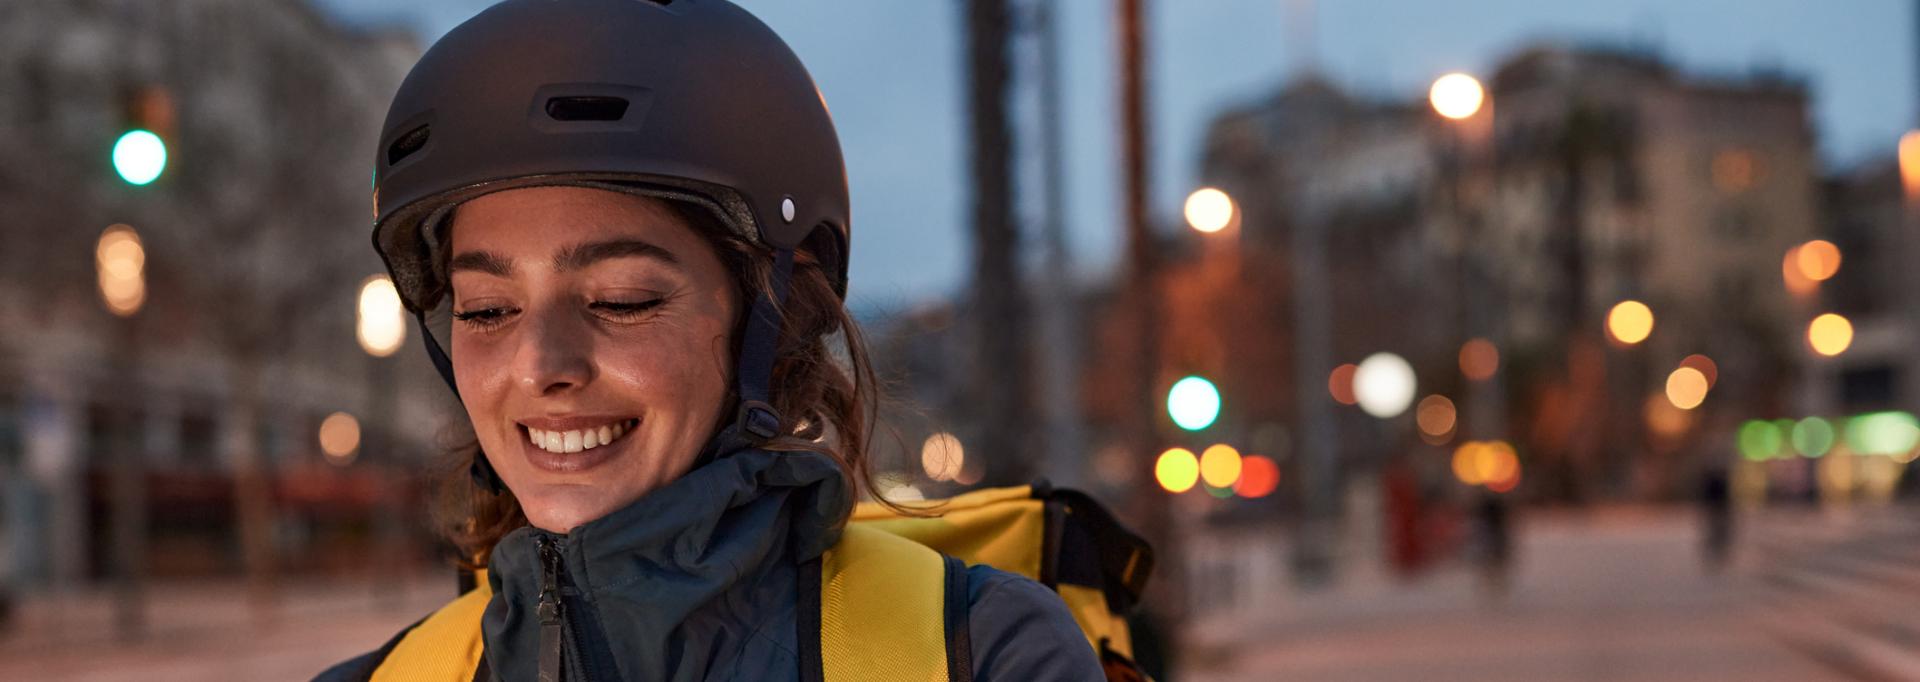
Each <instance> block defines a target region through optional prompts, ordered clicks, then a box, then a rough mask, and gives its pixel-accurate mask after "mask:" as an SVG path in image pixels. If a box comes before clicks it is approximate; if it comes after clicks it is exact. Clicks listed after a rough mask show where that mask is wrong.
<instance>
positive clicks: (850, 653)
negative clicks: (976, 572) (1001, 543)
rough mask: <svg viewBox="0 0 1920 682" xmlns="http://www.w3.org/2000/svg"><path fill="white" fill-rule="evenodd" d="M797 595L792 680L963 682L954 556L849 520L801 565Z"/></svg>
mask: <svg viewBox="0 0 1920 682" xmlns="http://www.w3.org/2000/svg"><path fill="white" fill-rule="evenodd" d="M799 599H800V600H799V603H798V605H797V607H798V614H797V615H798V617H797V618H796V619H795V620H796V622H797V627H798V628H799V632H798V642H799V644H800V652H799V654H800V655H799V659H800V673H801V679H802V680H808V681H811V682H853V681H856V680H920V681H923V682H941V681H948V682H953V681H958V682H972V679H973V661H972V643H971V641H970V640H969V638H968V635H967V571H966V565H965V564H964V563H961V562H960V561H959V560H958V559H954V558H952V557H947V556H945V555H942V554H940V553H939V552H935V551H933V550H932V549H931V548H929V547H927V546H926V545H922V544H920V543H917V542H914V541H912V540H908V539H906V538H903V537H900V536H897V535H893V534H891V533H888V532H886V531H882V530H877V529H873V528H864V527H862V526H861V525H860V524H849V525H848V526H847V527H846V530H845V531H844V532H843V533H842V534H841V536H840V542H839V543H837V544H835V545H834V546H833V548H831V549H829V550H827V553H826V554H825V555H823V556H822V557H820V558H819V559H815V560H813V561H809V562H807V563H805V564H802V566H801V574H800V595H799ZM815 614H817V619H816V618H814V617H813V616H814V615H815Z"/></svg>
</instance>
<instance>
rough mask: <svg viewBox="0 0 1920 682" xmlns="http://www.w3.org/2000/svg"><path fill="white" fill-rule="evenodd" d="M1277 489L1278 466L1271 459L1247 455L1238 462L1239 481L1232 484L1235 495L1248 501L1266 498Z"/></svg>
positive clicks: (1278, 483)
mask: <svg viewBox="0 0 1920 682" xmlns="http://www.w3.org/2000/svg"><path fill="white" fill-rule="evenodd" d="M1279 487H1280V465H1279V463H1277V462H1274V461H1273V459H1272V458H1270V457H1265V456H1262V455H1247V456H1246V457H1245V458H1242V459H1241V460H1240V480H1239V481H1237V482H1235V483H1234V484H1233V493H1234V494H1235V495H1239V496H1241V497H1245V498H1249V499H1251V498H1260V497H1266V496H1267V495H1270V494H1273V491H1274V490H1275V489H1277V488H1279Z"/></svg>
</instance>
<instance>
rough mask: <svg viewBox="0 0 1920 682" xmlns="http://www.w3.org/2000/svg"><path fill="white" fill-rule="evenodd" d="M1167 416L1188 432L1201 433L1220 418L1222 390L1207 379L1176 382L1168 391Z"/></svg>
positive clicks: (1186, 379)
mask: <svg viewBox="0 0 1920 682" xmlns="http://www.w3.org/2000/svg"><path fill="white" fill-rule="evenodd" d="M1167 416H1169V417H1172V418H1173V423H1174V424H1177V425H1179V426H1180V428H1183V429H1186V430H1188V431H1199V430H1201V429H1204V428H1207V427H1208V426H1212V425H1213V421H1214V420H1215V419H1218V418H1220V389H1219V388H1216V387H1215V386H1214V385H1213V382H1211V381H1208V380H1207V379H1206V377H1199V376H1191V377H1187V378H1185V379H1181V380H1179V381H1177V382H1174V384H1173V388H1172V389H1171V390H1169V391H1167Z"/></svg>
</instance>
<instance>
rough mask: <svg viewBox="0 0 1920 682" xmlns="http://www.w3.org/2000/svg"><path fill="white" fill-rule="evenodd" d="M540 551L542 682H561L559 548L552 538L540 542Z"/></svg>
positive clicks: (539, 540) (542, 539)
mask: <svg viewBox="0 0 1920 682" xmlns="http://www.w3.org/2000/svg"><path fill="white" fill-rule="evenodd" d="M537 542H538V543H539V547H540V606H539V615H540V682H561V679H560V647H561V643H562V636H561V635H562V633H561V630H560V628H561V619H560V571H561V570H562V567H561V564H560V548H559V547H556V546H554V542H553V538H549V537H546V536H544V535H542V536H539V537H538V538H537Z"/></svg>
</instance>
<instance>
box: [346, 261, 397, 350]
mask: <svg viewBox="0 0 1920 682" xmlns="http://www.w3.org/2000/svg"><path fill="white" fill-rule="evenodd" d="M355 319H356V321H357V324H356V325H355V332H354V336H355V337H356V338H357V339H358V340H359V341H360V348H361V349H362V350H365V351H366V352H367V354H368V355H371V356H374V357H376V358H384V357H387V356H389V355H393V352H394V351H396V350H399V349H400V344H401V343H402V342H404V341H406V339H407V318H406V314H405V311H404V309H403V308H402V307H401V305H400V292H399V291H398V290H396V289H394V288H393V280H390V279H387V276H386V275H374V276H372V277H368V278H367V279H366V281H364V282H361V283H360V308H359V312H358V314H357V315H356V316H355Z"/></svg>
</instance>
